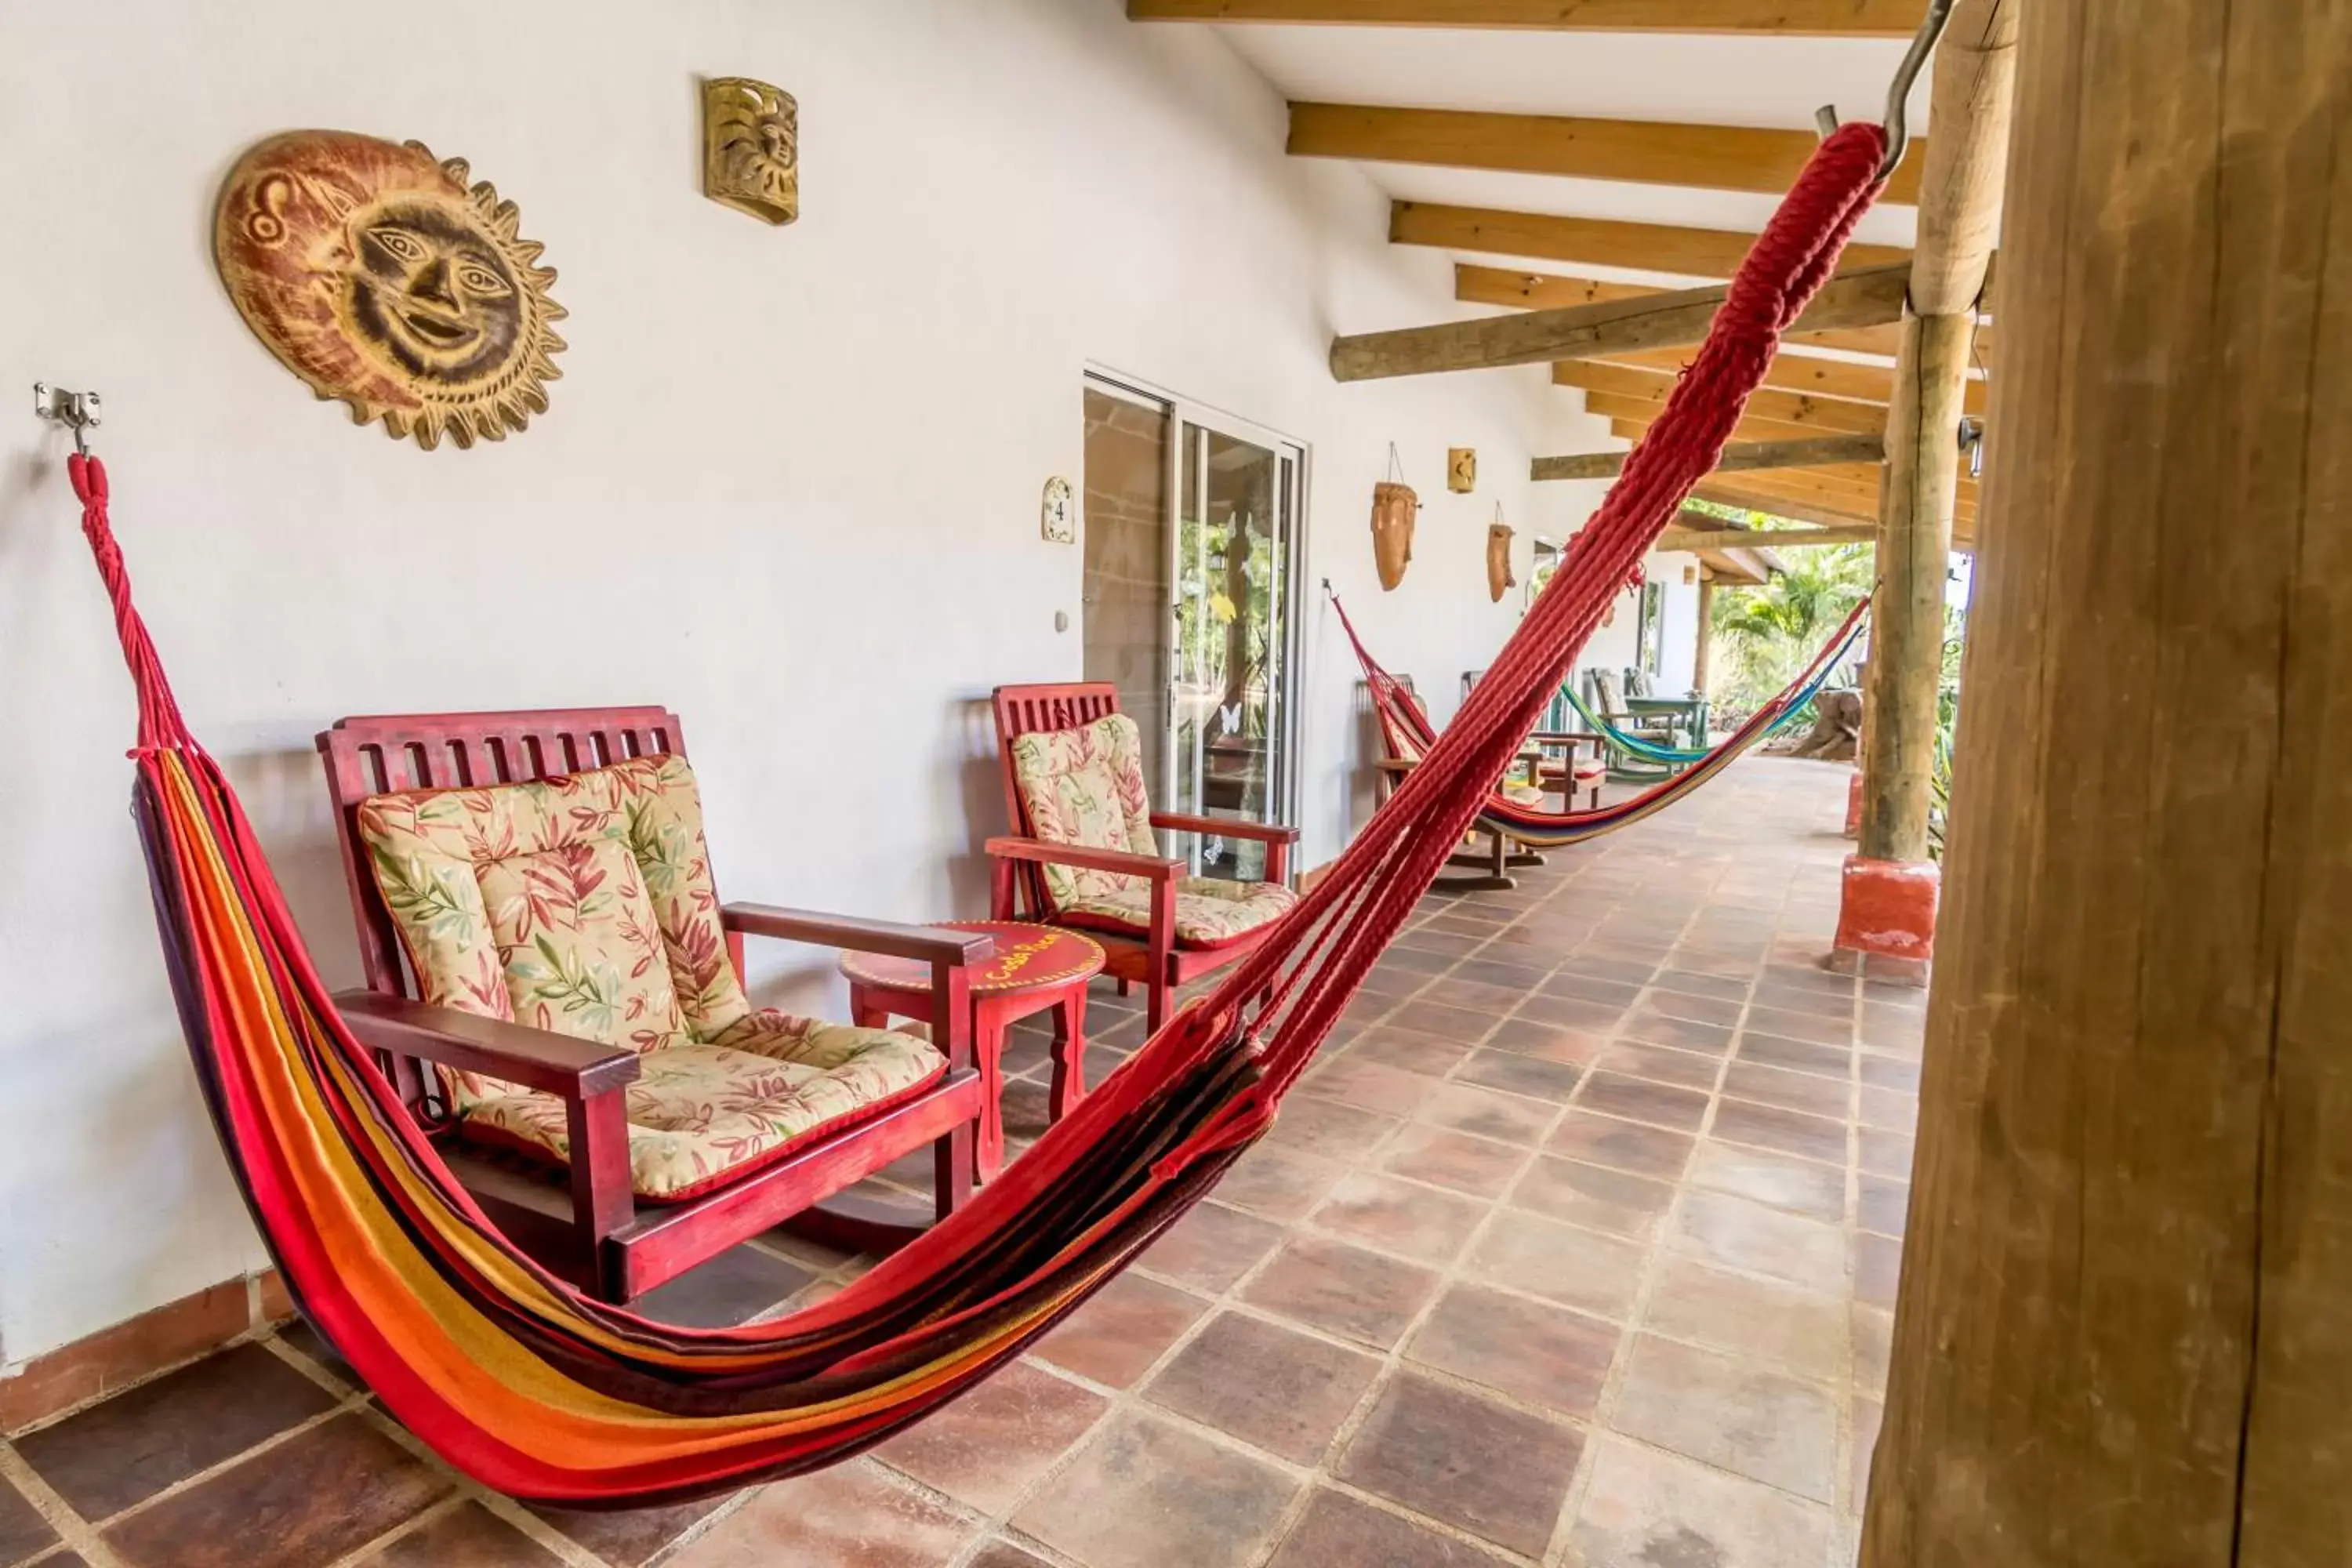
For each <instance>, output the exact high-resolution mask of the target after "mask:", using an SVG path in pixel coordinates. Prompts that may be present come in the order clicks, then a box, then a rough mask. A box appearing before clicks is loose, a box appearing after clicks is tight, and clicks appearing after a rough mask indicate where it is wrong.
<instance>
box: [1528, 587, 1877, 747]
mask: <svg viewBox="0 0 2352 1568" xmlns="http://www.w3.org/2000/svg"><path fill="white" fill-rule="evenodd" d="M1867 604H1868V601H1867V600H1865V601H1864V605H1867ZM1860 613H1861V612H1860V611H1859V610H1857V611H1856V612H1855V614H1856V615H1859V614H1860ZM1846 619H1847V623H1848V624H1849V625H1853V624H1857V623H1856V622H1855V619H1854V616H1847V617H1846ZM1858 635H1859V634H1858V633H1852V634H1850V633H1848V632H1846V631H1845V630H1844V629H1843V628H1841V629H1840V630H1838V631H1835V632H1832V633H1831V634H1830V642H1831V643H1832V644H1839V645H1840V646H1839V647H1838V656H1837V658H1833V659H1832V660H1831V661H1830V662H1829V663H1828V664H1827V665H1826V666H1823V667H1822V668H1820V670H1819V674H1818V677H1815V676H1814V672H1813V667H1811V666H1808V667H1807V673H1806V674H1805V675H1801V676H1799V677H1798V678H1797V682H1796V685H1795V686H1791V687H1790V691H1793V690H1795V689H1797V686H1802V685H1803V684H1804V683H1805V681H1806V680H1807V679H1811V680H1812V685H1811V688H1810V689H1808V690H1806V692H1805V694H1804V697H1803V700H1801V701H1798V702H1794V703H1788V702H1784V701H1783V700H1782V699H1784V698H1786V697H1787V696H1788V692H1785V691H1784V692H1783V693H1781V696H1780V697H1776V698H1774V699H1773V700H1772V702H1771V703H1769V704H1768V705H1767V706H1770V707H1774V708H1776V709H1777V710H1778V712H1779V715H1780V716H1779V717H1778V718H1776V719H1774V720H1773V721H1772V723H1771V726H1770V728H1769V729H1767V730H1766V731H1765V732H1764V733H1765V735H1766V736H1767V737H1768V738H1769V737H1770V736H1772V735H1776V734H1778V733H1780V731H1783V730H1785V729H1787V728H1788V727H1789V726H1790V725H1791V724H1794V723H1795V722H1796V721H1798V720H1799V719H1801V718H1802V717H1803V716H1804V713H1805V710H1806V709H1807V708H1808V707H1810V706H1811V703H1812V700H1813V699H1814V698H1815V697H1817V696H1819V695H1821V691H1822V688H1823V687H1824V686H1826V685H1828V684H1829V679H1830V677H1831V676H1832V675H1834V674H1836V673H1837V668H1838V666H1839V665H1840V664H1842V663H1843V662H1844V659H1845V656H1846V654H1848V653H1850V652H1852V651H1853V645H1854V642H1855V640H1856V637H1858ZM1559 694H1560V696H1561V698H1563V699H1564V700H1566V701H1567V703H1568V705H1569V706H1570V708H1573V709H1574V710H1576V716H1577V717H1578V718H1580V719H1581V720H1583V721H1585V722H1586V723H1587V724H1590V725H1591V726H1592V728H1593V730H1594V731H1595V732H1597V733H1598V734H1600V735H1601V737H1602V738H1603V739H1604V740H1606V741H1607V742H1609V743H1610V744H1611V745H1612V746H1622V747H1623V748H1624V749H1625V750H1626V751H1628V752H1632V753H1633V755H1635V756H1637V757H1639V758H1641V759H1642V760H1643V761H1644V762H1651V763H1669V764H1672V765H1675V766H1681V765H1683V764H1685V763H1697V762H1704V761H1706V758H1707V757H1708V756H1709V755H1710V754H1711V753H1712V752H1713V750H1714V748H1712V747H1709V746H1662V745H1660V744H1658V742H1655V741H1651V740H1645V739H1643V737H1642V736H1640V735H1636V734H1634V733H1633V732H1632V731H1626V730H1621V729H1619V728H1618V727H1617V726H1616V725H1614V724H1612V723H1611V722H1610V721H1608V720H1606V719H1603V718H1601V716H1600V715H1599V714H1597V713H1595V712H1593V711H1592V710H1591V709H1590V708H1587V707H1586V706H1585V705H1584V700H1583V699H1582V698H1580V697H1579V696H1577V694H1576V680H1575V678H1574V677H1572V676H1571V677H1570V679H1566V680H1563V681H1561V682H1560V683H1559Z"/></svg>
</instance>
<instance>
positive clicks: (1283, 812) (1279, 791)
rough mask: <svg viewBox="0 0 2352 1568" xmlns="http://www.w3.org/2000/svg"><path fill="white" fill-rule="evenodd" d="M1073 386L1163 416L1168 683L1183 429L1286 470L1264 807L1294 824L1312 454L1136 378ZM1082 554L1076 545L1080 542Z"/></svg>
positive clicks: (1166, 795) (1163, 786) (1099, 376)
mask: <svg viewBox="0 0 2352 1568" xmlns="http://www.w3.org/2000/svg"><path fill="white" fill-rule="evenodd" d="M1080 384H1081V385H1082V386H1091V387H1094V388H1095V389H1096V390H1097V391H1100V392H1103V393H1105V394H1107V395H1110V396H1114V397H1122V398H1125V399H1126V400H1127V401H1129V402H1130V403H1135V404H1139V405H1144V406H1147V407H1153V408H1158V409H1160V410H1161V411H1162V412H1163V413H1165V414H1166V415H1167V416H1168V420H1169V431H1168V468H1167V479H1166V489H1167V512H1166V515H1165V517H1164V518H1163V520H1162V521H1163V524H1164V533H1165V553H1164V555H1163V557H1162V561H1161V564H1162V567H1163V569H1164V570H1165V571H1166V573H1167V581H1168V604H1167V606H1166V607H1167V611H1168V614H1167V618H1166V620H1165V621H1164V622H1163V623H1162V626H1161V632H1160V635H1161V637H1163V639H1164V641H1163V643H1162V645H1161V646H1162V647H1164V648H1166V650H1167V652H1168V679H1169V681H1170V682H1171V687H1172V683H1173V682H1174V681H1175V680H1176V679H1177V676H1178V671H1177V668H1176V648H1177V638H1176V626H1177V616H1178V613H1179V610H1180V608H1181V605H1180V602H1179V600H1178V598H1177V593H1176V590H1177V584H1178V583H1179V582H1180V581H1181V575H1182V574H1181V570H1180V563H1178V561H1177V559H1176V552H1177V550H1178V547H1179V545H1180V544H1181V541H1182V537H1183V526H1182V524H1183V518H1182V515H1181V514H1182V510H1183V506H1184V426H1186V425H1187V424H1191V425H1195V426H1200V427H1202V429H1206V430H1213V431H1215V432H1216V433H1217V434H1219V435H1221V436H1227V437H1233V438H1234V439H1235V440H1240V441H1246V442H1249V443H1250V444H1251V445H1253V446H1257V447H1264V448H1265V450H1267V451H1269V452H1272V453H1273V454H1275V457H1276V459H1277V460H1280V459H1283V458H1288V459H1289V461H1290V463H1291V473H1292V479H1291V497H1290V504H1291V510H1292V516H1291V519H1290V523H1291V526H1290V531H1289V538H1288V540H1287V542H1286V546H1285V548H1284V551H1283V560H1282V576H1283V589H1284V600H1285V603H1284V609H1285V612H1286V625H1285V626H1283V628H1282V680H1281V682H1280V691H1279V695H1278V706H1279V712H1280V719H1281V735H1280V743H1279V744H1278V745H1276V746H1274V747H1272V748H1270V752H1271V755H1270V757H1269V762H1270V763H1272V765H1273V772H1274V774H1275V776H1274V777H1273V778H1272V779H1270V780H1269V781H1268V784H1267V790H1266V799H1267V805H1268V807H1269V809H1270V811H1271V814H1272V819H1273V820H1274V821H1276V822H1278V823H1295V822H1297V820H1298V801H1299V795H1300V792H1301V789H1302V788H1303V785H1304V779H1305V774H1306V771H1307V770H1306V769H1305V768H1304V767H1303V766H1302V765H1301V764H1300V749H1301V748H1302V747H1303V746H1304V745H1305V744H1306V727H1305V724H1304V722H1303V719H1304V711H1303V710H1304V706H1305V705H1304V703H1303V701H1302V700H1301V699H1302V695H1303V691H1304V670H1303V668H1302V662H1303V657H1304V654H1305V651H1306V620H1307V617H1306V616H1305V614H1304V613H1302V605H1303V600H1302V598H1301V595H1300V591H1299V583H1300V580H1301V576H1302V574H1304V573H1305V571H1306V569H1307V517H1308V515H1309V514H1308V511H1307V500H1308V497H1307V486H1308V484H1309V483H1310V478H1311V475H1312V473H1313V469H1314V464H1313V461H1312V458H1313V448H1312V447H1310V446H1309V445H1308V444H1307V442H1305V441H1302V440H1300V439H1299V438H1297V437H1295V436H1286V435H1284V434H1283V433H1282V432H1281V431H1279V430H1276V429H1275V428H1274V427H1273V426H1269V425H1264V424H1261V423H1259V422H1258V421H1256V420H1255V419H1251V418H1248V417H1246V416H1243V415H1239V414H1234V413H1230V412H1228V411H1227V410H1225V409H1223V408H1220V407H1218V406H1217V405H1214V404H1213V403H1203V402H1202V401H1201V400H1199V399H1198V398H1192V397H1186V396H1184V395H1181V394H1179V393H1174V392H1171V391H1169V390H1168V389H1167V388H1166V387H1164V386H1160V385H1159V384H1156V383H1153V382H1150V381H1148V380H1146V379H1144V378H1143V377H1141V376H1137V375H1130V374H1128V373H1127V372H1125V371H1123V370H1118V369H1117V368H1115V367H1113V366H1110V365H1106V364H1103V363H1098V362H1097V361H1094V360H1088V361H1087V362H1086V364H1085V367H1084V374H1083V377H1082V379H1081V382H1080ZM1078 525H1079V527H1080V528H1081V529H1083V528H1085V527H1086V526H1087V522H1086V518H1085V509H1084V508H1081V509H1080V515H1079V524H1078ZM1080 549H1081V551H1082V552H1083V549H1084V542H1083V539H1082V540H1081V542H1080ZM1161 706H1162V708H1163V709H1164V710H1165V711H1166V719H1167V735H1166V738H1167V743H1166V744H1165V745H1163V746H1162V747H1161V748H1160V757H1161V762H1160V772H1161V773H1162V774H1163V775H1164V776H1163V777H1161V778H1160V780H1159V781H1158V783H1157V785H1156V787H1157V789H1158V791H1159V798H1160V800H1163V801H1168V800H1173V799H1174V798H1175V796H1176V767H1177V759H1176V728H1177V727H1176V702H1175V693H1174V691H1173V690H1172V689H1171V690H1169V691H1167V692H1165V693H1163V695H1162V697H1161Z"/></svg>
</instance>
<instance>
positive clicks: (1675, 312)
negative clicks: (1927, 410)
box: [1331, 264, 1911, 381]
mask: <svg viewBox="0 0 2352 1568" xmlns="http://www.w3.org/2000/svg"><path fill="white" fill-rule="evenodd" d="M1910 272H1911V269H1910V268H1909V267H1908V266H1907V265H1902V264H1898V265H1895V266H1891V267H1876V268H1862V269H1860V270H1858V271H1849V272H1841V273H1839V274H1838V275H1837V276H1836V277H1834V278H1832V279H1830V280H1829V282H1828V283H1827V284H1825V285H1824V286H1823V287H1822V290H1821V292H1819V293H1818V294H1816V295H1814V296H1813V299H1812V302H1811V304H1809V305H1807V306H1806V307H1805V312H1804V314H1803V315H1801V316H1800V317H1798V318H1797V323H1796V324H1797V326H1798V328H1799V330H1810V331H1823V330H1828V329H1832V328H1844V327H1875V326H1884V325H1885V324H1886V323H1887V322H1889V321H1900V320H1902V317H1903V296H1904V291H1905V289H1906V288H1907V287H1908V283H1909V279H1910ZM1723 296H1724V290H1723V289H1722V288H1721V287H1719V286H1717V287H1711V288H1704V289H1674V290H1671V291H1668V292H1665V293H1660V294H1650V295H1643V296H1641V297H1639V298H1636V299H1631V300H1606V301H1602V302H1600V303H1596V304H1591V305H1578V306H1572V307H1570V308H1568V309H1565V310H1528V311H1525V312H1522V313H1521V314H1518V315H1516V316H1489V317H1486V318H1485V319H1484V320H1481V321H1444V322H1440V323H1439V324H1437V325H1435V326H1430V327H1405V328H1402V329H1401V330H1399V331H1388V332H1363V333H1358V334H1356V335H1354V336H1350V337H1343V338H1338V339H1335V340H1333V342H1332V344H1331V374H1332V376H1333V377H1334V378H1335V379H1337V380H1339V381H1372V380H1378V379H1380V378H1381V377H1385V376H1395V375H1426V374H1431V373H1433V372H1437V371H1448V370H1487V369H1493V368H1495V367H1497V366H1501V365H1514V364H1540V363H1543V362H1544V361H1546V360H1566V359H1588V358H1591V357H1594V356H1596V355H1603V354H1609V353H1633V352H1638V351H1640V350H1643V349H1669V348H1682V347H1687V346H1688V345H1690V344H1692V343H1696V342H1703V341H1705V339H1706V331H1707V327H1708V325H1709V323H1711V322H1712V321H1714V320H1715V311H1716V308H1717V306H1719V305H1721V304H1722V303H1723ZM1628 374H1641V373H1628Z"/></svg>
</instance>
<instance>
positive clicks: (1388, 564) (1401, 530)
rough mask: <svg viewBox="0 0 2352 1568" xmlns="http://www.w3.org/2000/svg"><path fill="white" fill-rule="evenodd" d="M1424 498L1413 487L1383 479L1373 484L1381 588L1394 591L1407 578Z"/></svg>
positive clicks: (1375, 550) (1374, 555)
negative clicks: (1417, 516)
mask: <svg viewBox="0 0 2352 1568" xmlns="http://www.w3.org/2000/svg"><path fill="white" fill-rule="evenodd" d="M1420 510H1421V498H1420V497H1419V496H1417V495H1415V494H1413V493H1412V486H1411V485H1408V484H1404V483H1402V482H1400V481H1398V480H1395V479H1382V480H1381V481H1380V482H1379V483H1378V484H1376V485H1374V486H1373V487H1372V562H1373V564H1375V565H1376V566H1378V567H1379V568H1380V573H1381V590H1382V591H1383V592H1386V593H1393V592H1394V591H1395V589H1396V585H1397V584H1400V583H1402V582H1403V581H1404V569H1405V568H1406V567H1407V566H1408V565H1410V564H1412V524H1413V519H1414V516H1415V514H1417V513H1418V512H1419V511H1420Z"/></svg>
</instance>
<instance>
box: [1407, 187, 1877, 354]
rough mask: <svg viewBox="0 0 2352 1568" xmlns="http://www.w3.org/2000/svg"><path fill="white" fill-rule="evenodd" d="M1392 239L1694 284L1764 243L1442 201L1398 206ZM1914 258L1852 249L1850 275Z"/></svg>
mask: <svg viewBox="0 0 2352 1568" xmlns="http://www.w3.org/2000/svg"><path fill="white" fill-rule="evenodd" d="M1389 239H1390V241H1391V243H1393V244H1397V245H1433V246H1437V247H1441V248H1444V249H1447V250H1484V251H1491V252H1493V253H1494V254H1496V255H1498V256H1535V257H1541V258H1544V259H1546V260H1549V261H1573V262H1580V263H1582V264H1584V265H1585V266H1588V267H1622V268H1627V269H1629V270H1632V271H1637V272H1675V273H1680V274H1682V275H1683V276H1685V277H1686V278H1729V277H1730V276H1731V275H1732V274H1733V273H1734V272H1736V271H1738V269H1739V264H1740V262H1741V261H1743V260H1744V259H1746V258H1747V256H1748V248H1749V247H1751V246H1753V245H1754V244H1755V243H1756V237H1755V236H1754V235H1753V234H1748V233H1746V232H1743V231H1741V230H1738V229H1725V228H1685V227H1682V226H1677V225H1674V224H1660V223H1626V222H1622V221H1621V220H1619V219H1616V218H1597V217H1561V216H1557V215H1554V214H1551V213H1521V212H1507V211H1504V210H1503V209H1501V208H1498V207H1457V206H1446V205H1440V204H1438V203H1434V202H1391V203H1390V204H1389ZM1910 258H1911V253H1910V252H1909V251H1908V250H1906V249H1904V248H1903V247H1901V246H1895V245H1849V246H1847V247H1845V255H1844V257H1843V262H1844V265H1845V266H1846V267H1847V268H1872V267H1885V266H1888V265H1891V264H1893V263H1895V262H1907V261H1909V259H1910ZM1873 324H1875V323H1873Z"/></svg>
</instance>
